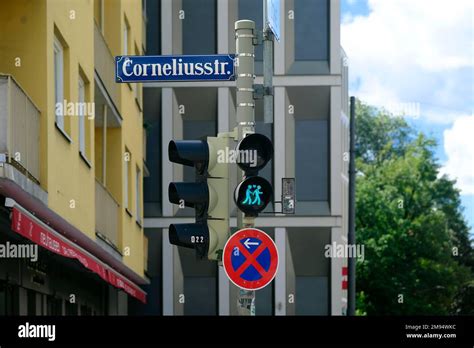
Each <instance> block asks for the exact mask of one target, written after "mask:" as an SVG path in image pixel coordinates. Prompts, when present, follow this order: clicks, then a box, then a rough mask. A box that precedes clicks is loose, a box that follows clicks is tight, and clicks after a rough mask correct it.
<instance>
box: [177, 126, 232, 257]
mask: <svg viewBox="0 0 474 348" xmlns="http://www.w3.org/2000/svg"><path fill="white" fill-rule="evenodd" d="M229 141H230V138H229V137H228V136H227V135H220V134H219V135H218V137H207V141H205V140H181V141H174V140H172V141H170V143H169V146H168V157H169V160H170V161H171V162H174V163H178V164H182V165H185V166H191V167H194V168H195V171H196V180H195V182H171V183H170V184H169V187H168V197H169V200H170V202H171V203H174V204H178V205H179V206H180V208H183V207H185V206H186V207H191V208H194V209H195V217H196V222H195V223H189V224H171V225H170V227H169V240H170V243H171V244H174V245H177V246H182V247H185V248H191V249H195V250H196V254H197V256H198V257H200V258H204V257H206V256H207V258H208V259H209V260H219V261H220V260H221V258H222V249H224V245H225V243H226V241H227V239H228V237H229V235H230V229H229V166H228V163H219V162H218V161H217V157H218V153H219V151H220V150H222V151H225V150H226V149H228V148H229Z"/></svg>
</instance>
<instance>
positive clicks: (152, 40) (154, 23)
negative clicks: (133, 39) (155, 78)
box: [146, 0, 161, 55]
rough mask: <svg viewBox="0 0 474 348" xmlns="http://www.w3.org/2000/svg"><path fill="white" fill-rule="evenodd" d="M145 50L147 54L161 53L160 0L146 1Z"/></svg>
mask: <svg viewBox="0 0 474 348" xmlns="http://www.w3.org/2000/svg"><path fill="white" fill-rule="evenodd" d="M146 12H147V18H148V22H147V26H146V51H147V54H148V55H159V54H161V1H160V0H151V1H147V2H146Z"/></svg>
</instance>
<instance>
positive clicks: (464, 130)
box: [440, 115, 474, 195]
mask: <svg viewBox="0 0 474 348" xmlns="http://www.w3.org/2000/svg"><path fill="white" fill-rule="evenodd" d="M473 132H474V116H472V115H471V116H464V117H459V118H458V119H456V120H455V121H454V123H453V126H452V127H451V128H449V129H446V130H445V131H444V151H445V153H446V155H447V157H448V160H447V161H446V163H445V165H444V166H443V167H442V168H441V171H440V172H441V174H447V175H448V176H450V177H451V178H453V179H457V187H458V188H459V189H461V193H462V194H466V195H468V194H474V136H473Z"/></svg>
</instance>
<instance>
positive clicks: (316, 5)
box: [294, 0, 329, 61]
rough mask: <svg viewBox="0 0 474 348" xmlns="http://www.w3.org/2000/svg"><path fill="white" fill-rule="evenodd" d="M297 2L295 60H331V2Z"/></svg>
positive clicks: (318, 0)
mask: <svg viewBox="0 0 474 348" xmlns="http://www.w3.org/2000/svg"><path fill="white" fill-rule="evenodd" d="M294 1H295V19H294V22H295V24H294V25H295V60H296V61H298V60H328V59H329V1H328V0H294Z"/></svg>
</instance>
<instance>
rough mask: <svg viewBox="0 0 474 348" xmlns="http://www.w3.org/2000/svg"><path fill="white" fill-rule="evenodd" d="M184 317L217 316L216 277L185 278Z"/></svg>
mask: <svg viewBox="0 0 474 348" xmlns="http://www.w3.org/2000/svg"><path fill="white" fill-rule="evenodd" d="M184 293H185V294H186V302H185V304H184V315H217V284H216V278H215V277H185V279H184Z"/></svg>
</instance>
